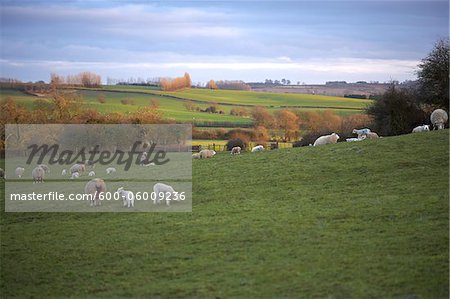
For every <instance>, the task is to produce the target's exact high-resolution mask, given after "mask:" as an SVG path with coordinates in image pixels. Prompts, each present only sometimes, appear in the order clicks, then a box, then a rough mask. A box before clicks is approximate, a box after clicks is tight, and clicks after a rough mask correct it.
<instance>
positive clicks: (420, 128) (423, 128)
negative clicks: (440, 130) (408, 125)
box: [412, 125, 430, 133]
mask: <svg viewBox="0 0 450 299" xmlns="http://www.w3.org/2000/svg"><path fill="white" fill-rule="evenodd" d="M426 131H430V126H429V125H423V126H417V127H415V128H414V129H413V130H412V133H420V132H426Z"/></svg>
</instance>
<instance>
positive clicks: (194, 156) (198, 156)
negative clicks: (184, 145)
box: [192, 153, 201, 159]
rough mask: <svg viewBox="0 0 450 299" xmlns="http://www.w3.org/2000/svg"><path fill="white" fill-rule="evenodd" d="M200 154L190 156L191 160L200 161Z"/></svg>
mask: <svg viewBox="0 0 450 299" xmlns="http://www.w3.org/2000/svg"><path fill="white" fill-rule="evenodd" d="M200 158H201V157H200V153H195V154H192V159H200Z"/></svg>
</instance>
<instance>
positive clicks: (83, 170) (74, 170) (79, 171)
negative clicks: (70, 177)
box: [69, 164, 86, 174]
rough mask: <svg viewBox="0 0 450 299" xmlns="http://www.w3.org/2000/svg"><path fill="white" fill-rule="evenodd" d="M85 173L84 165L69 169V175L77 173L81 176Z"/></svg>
mask: <svg viewBox="0 0 450 299" xmlns="http://www.w3.org/2000/svg"><path fill="white" fill-rule="evenodd" d="M85 171H86V166H85V165H84V164H74V165H72V167H70V169H69V172H70V173H74V172H78V174H81V173H83V172H85Z"/></svg>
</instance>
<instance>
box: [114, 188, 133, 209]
mask: <svg viewBox="0 0 450 299" xmlns="http://www.w3.org/2000/svg"><path fill="white" fill-rule="evenodd" d="M116 192H117V193H119V195H120V197H122V200H123V206H124V207H127V208H130V207H134V194H133V192H131V191H126V190H123V187H120V188H119V189H117V191H116Z"/></svg>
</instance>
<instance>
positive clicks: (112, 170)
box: [106, 167, 116, 174]
mask: <svg viewBox="0 0 450 299" xmlns="http://www.w3.org/2000/svg"><path fill="white" fill-rule="evenodd" d="M114 172H116V169H115V168H114V167H108V168H106V174H111V173H114Z"/></svg>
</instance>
